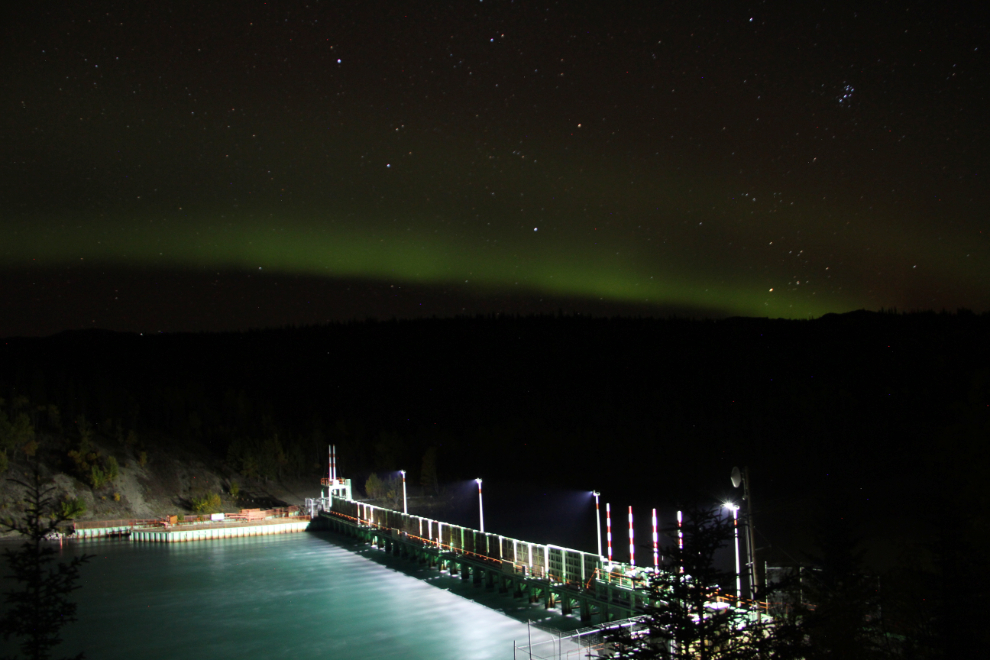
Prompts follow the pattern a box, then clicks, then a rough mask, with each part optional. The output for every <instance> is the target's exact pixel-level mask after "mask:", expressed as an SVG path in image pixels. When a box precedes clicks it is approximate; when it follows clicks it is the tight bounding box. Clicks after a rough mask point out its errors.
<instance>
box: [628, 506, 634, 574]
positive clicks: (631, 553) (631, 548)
mask: <svg viewBox="0 0 990 660" xmlns="http://www.w3.org/2000/svg"><path fill="white" fill-rule="evenodd" d="M629 565H630V566H635V565H636V545H635V544H634V543H633V517H632V507H629Z"/></svg>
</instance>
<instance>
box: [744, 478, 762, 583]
mask: <svg viewBox="0 0 990 660" xmlns="http://www.w3.org/2000/svg"><path fill="white" fill-rule="evenodd" d="M743 497H744V498H745V499H746V510H747V511H746V513H747V520H746V527H747V528H748V529H749V534H748V535H747V542H748V544H749V548H748V550H749V597H750V598H751V599H752V600H754V601H755V600H756V595H757V592H759V590H760V584H759V577H758V576H757V571H756V526H755V525H753V498H752V497H751V496H750V494H749V468H748V467H745V468H743Z"/></svg>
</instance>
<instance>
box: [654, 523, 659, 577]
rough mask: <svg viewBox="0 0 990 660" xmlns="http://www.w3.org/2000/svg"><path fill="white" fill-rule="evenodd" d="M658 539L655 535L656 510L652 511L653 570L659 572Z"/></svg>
mask: <svg viewBox="0 0 990 660" xmlns="http://www.w3.org/2000/svg"><path fill="white" fill-rule="evenodd" d="M659 541H660V537H659V536H658V535H657V510H656V509H653V568H654V569H656V570H657V571H659V570H660V545H659Z"/></svg>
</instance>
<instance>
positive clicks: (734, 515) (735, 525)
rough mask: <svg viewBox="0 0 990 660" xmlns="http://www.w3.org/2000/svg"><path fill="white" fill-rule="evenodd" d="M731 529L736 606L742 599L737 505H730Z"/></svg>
mask: <svg viewBox="0 0 990 660" xmlns="http://www.w3.org/2000/svg"><path fill="white" fill-rule="evenodd" d="M732 528H733V529H734V530H735V536H736V605H738V604H739V601H740V600H741V599H742V571H741V570H740V566H739V505H737V504H733V505H732Z"/></svg>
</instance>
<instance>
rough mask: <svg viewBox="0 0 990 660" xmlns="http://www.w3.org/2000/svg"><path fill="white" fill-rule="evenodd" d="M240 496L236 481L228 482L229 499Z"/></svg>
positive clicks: (238, 485) (239, 487) (239, 488)
mask: <svg viewBox="0 0 990 660" xmlns="http://www.w3.org/2000/svg"><path fill="white" fill-rule="evenodd" d="M240 494H241V486H240V484H238V483H237V482H236V481H231V482H230V495H231V497H237V496H238V495H240Z"/></svg>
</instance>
